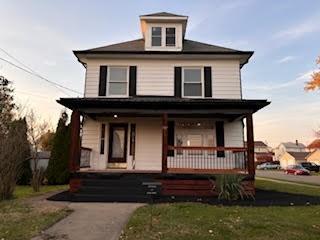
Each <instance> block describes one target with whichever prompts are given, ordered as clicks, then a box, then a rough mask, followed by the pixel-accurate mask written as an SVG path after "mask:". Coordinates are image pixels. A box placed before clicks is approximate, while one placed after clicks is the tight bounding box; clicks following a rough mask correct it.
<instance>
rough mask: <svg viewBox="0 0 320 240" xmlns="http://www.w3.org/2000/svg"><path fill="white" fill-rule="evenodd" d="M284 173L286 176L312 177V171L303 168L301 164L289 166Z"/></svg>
mask: <svg viewBox="0 0 320 240" xmlns="http://www.w3.org/2000/svg"><path fill="white" fill-rule="evenodd" d="M284 172H285V173H286V174H294V175H310V171H309V170H307V169H305V168H304V167H302V166H301V165H300V164H298V165H289V166H288V167H287V168H286V170H285V171H284Z"/></svg>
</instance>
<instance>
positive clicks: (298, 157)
mask: <svg viewBox="0 0 320 240" xmlns="http://www.w3.org/2000/svg"><path fill="white" fill-rule="evenodd" d="M288 153H289V154H290V155H291V156H292V157H294V158H295V160H300V161H301V160H305V159H306V157H307V156H308V155H309V152H288Z"/></svg>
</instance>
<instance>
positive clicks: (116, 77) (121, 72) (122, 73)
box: [107, 67, 129, 97]
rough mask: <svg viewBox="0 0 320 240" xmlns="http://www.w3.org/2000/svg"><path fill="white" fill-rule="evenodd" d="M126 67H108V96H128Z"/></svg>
mask: <svg viewBox="0 0 320 240" xmlns="http://www.w3.org/2000/svg"><path fill="white" fill-rule="evenodd" d="M128 75H129V74H128V67H110V68H109V71H108V84H107V86H108V96H114V97H126V96H128V85H129V84H128V83H129V79H128Z"/></svg>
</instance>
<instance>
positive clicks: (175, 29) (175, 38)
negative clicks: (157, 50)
mask: <svg viewBox="0 0 320 240" xmlns="http://www.w3.org/2000/svg"><path fill="white" fill-rule="evenodd" d="M169 28H173V29H174V44H173V45H168V44H167V29H169ZM165 34H166V38H165V46H166V47H176V45H177V28H176V27H165Z"/></svg>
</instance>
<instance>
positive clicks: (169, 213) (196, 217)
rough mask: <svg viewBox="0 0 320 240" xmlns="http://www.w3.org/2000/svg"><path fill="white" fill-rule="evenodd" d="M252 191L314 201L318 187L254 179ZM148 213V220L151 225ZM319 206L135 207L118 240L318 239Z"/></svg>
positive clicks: (186, 205) (159, 205)
mask: <svg viewBox="0 0 320 240" xmlns="http://www.w3.org/2000/svg"><path fill="white" fill-rule="evenodd" d="M256 187H258V188H261V189H269V190H275V191H287V192H291V193H292V192H294V193H306V194H309V195H312V196H320V188H316V187H305V186H299V185H292V184H285V183H277V182H271V181H264V180H258V181H256ZM151 212H152V215H153V218H152V224H151ZM319 219H320V206H302V207H296V206H290V207H239V206H233V207H225V206H212V205H207V204H201V203H175V204H157V205H153V206H150V205H149V206H144V207H142V208H139V209H138V210H137V211H136V212H135V213H134V215H133V216H132V217H131V219H130V220H129V223H128V224H127V226H126V228H125V231H124V234H123V235H122V236H121V239H128V240H138V239H146V240H148V239H150V240H151V239H163V240H178V239H184V240H189V239H190V240H191V239H197V240H202V239H203V240H204V239H224V240H228V239H230V240H238V239H241V240H242V239H251V240H256V239H259V240H269V239H270V240H293V239H294V240H301V239H303V240H311V239H314V240H316V239H317V240H318V239H319V236H320V221H319Z"/></svg>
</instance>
